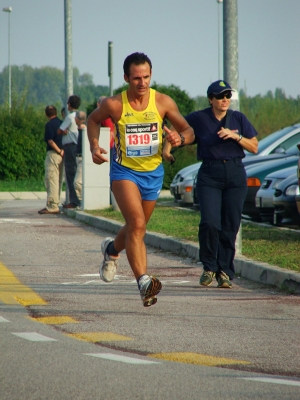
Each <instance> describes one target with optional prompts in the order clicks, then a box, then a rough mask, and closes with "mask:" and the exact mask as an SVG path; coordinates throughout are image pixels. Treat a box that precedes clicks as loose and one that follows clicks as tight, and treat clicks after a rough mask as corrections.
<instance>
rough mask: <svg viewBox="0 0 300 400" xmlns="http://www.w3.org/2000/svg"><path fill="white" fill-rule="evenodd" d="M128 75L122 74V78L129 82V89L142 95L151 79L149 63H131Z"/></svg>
mask: <svg viewBox="0 0 300 400" xmlns="http://www.w3.org/2000/svg"><path fill="white" fill-rule="evenodd" d="M129 71H130V74H129V76H126V75H124V79H125V81H126V82H127V83H129V90H130V91H131V92H133V93H135V94H136V95H138V96H143V95H144V94H146V93H147V91H148V89H149V85H150V81H151V70H150V65H149V64H148V63H147V62H146V63H145V64H140V65H135V64H131V66H130V69H129Z"/></svg>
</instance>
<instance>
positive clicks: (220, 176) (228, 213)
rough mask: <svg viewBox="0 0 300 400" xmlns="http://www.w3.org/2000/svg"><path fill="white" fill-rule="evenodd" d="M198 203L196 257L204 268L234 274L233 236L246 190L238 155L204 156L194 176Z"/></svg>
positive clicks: (238, 223) (239, 218) (245, 179)
mask: <svg viewBox="0 0 300 400" xmlns="http://www.w3.org/2000/svg"><path fill="white" fill-rule="evenodd" d="M196 190H197V196H198V200H199V205H200V213H201V221H200V224H199V233H198V237H199V244H200V250H199V258H200V261H201V262H202V263H203V268H204V270H206V271H208V270H209V271H213V272H216V274H217V275H218V273H219V272H220V271H224V272H225V273H226V274H227V275H228V276H229V278H230V279H233V277H234V264H233V260H234V256H235V240H236V236H237V233H238V231H239V227H240V223H241V215H242V210H243V205H244V201H245V197H246V194H247V190H248V189H247V177H246V172H245V168H244V166H243V163H242V160H241V159H240V158H234V159H231V160H206V159H205V160H203V162H202V164H201V167H200V169H199V172H198V177H197V185H196Z"/></svg>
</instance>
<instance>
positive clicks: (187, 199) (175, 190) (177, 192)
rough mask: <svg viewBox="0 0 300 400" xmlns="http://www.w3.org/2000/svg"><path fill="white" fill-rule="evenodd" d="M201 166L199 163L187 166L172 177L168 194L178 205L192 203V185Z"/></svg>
mask: <svg viewBox="0 0 300 400" xmlns="http://www.w3.org/2000/svg"><path fill="white" fill-rule="evenodd" d="M201 164H202V163H201V162H198V163H196V164H192V165H189V166H188V167H185V168H183V169H181V170H180V171H179V172H177V174H176V175H175V176H174V179H173V181H172V182H171V184H170V192H171V195H172V196H174V199H175V201H178V203H180V204H182V205H183V204H193V203H194V199H193V183H194V178H195V176H196V175H197V173H198V170H199V168H200V165H201Z"/></svg>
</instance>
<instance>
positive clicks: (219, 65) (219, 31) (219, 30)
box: [217, 0, 223, 79]
mask: <svg viewBox="0 0 300 400" xmlns="http://www.w3.org/2000/svg"><path fill="white" fill-rule="evenodd" d="M217 3H218V79H223V76H221V70H222V67H221V65H222V62H221V60H222V57H221V12H220V9H221V10H222V3H223V0H217Z"/></svg>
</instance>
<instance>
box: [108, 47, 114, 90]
mask: <svg viewBox="0 0 300 400" xmlns="http://www.w3.org/2000/svg"><path fill="white" fill-rule="evenodd" d="M108 76H109V95H110V96H113V94H114V89H113V42H108Z"/></svg>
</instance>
